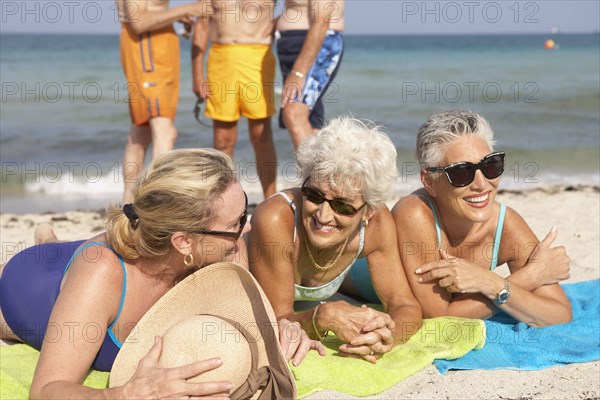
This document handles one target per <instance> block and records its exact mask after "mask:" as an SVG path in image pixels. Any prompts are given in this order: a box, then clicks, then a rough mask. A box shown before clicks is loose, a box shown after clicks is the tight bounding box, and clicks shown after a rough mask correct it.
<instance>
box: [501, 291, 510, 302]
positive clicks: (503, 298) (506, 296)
mask: <svg viewBox="0 0 600 400" xmlns="http://www.w3.org/2000/svg"><path fill="white" fill-rule="evenodd" d="M508 296H510V293H508V292H501V293H500V294H499V295H498V300H500V301H501V302H502V303H504V302H505V301H506V300H508Z"/></svg>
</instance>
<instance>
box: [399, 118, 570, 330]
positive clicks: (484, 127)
mask: <svg viewBox="0 0 600 400" xmlns="http://www.w3.org/2000/svg"><path fill="white" fill-rule="evenodd" d="M492 145H493V132H492V129H491V128H490V126H489V124H488V122H487V121H486V120H485V119H484V118H482V117H481V116H480V115H478V114H476V113H473V112H470V111H461V110H454V111H448V112H443V113H440V114H436V115H432V116H431V117H429V118H428V119H427V121H425V123H424V124H423V125H422V126H421V128H420V129H419V134H418V137H417V159H418V161H419V165H420V167H421V182H422V183H423V188H422V189H419V190H417V191H416V192H414V193H413V194H412V195H410V196H407V197H405V198H403V199H401V200H400V201H399V202H398V203H397V204H396V205H395V207H394V209H393V210H392V213H393V215H394V218H395V220H396V226H397V229H398V242H399V247H400V252H401V257H402V262H403V265H404V268H405V269H406V274H407V276H408V280H409V282H410V286H411V288H412V290H413V292H414V293H415V295H416V296H417V299H418V300H419V302H420V303H421V306H422V308H423V315H424V317H426V318H431V317H437V316H444V315H453V316H458V317H467V318H481V319H487V318H489V317H491V316H493V315H494V314H496V313H497V312H499V311H500V310H502V311H504V312H506V313H508V314H510V315H511V316H513V317H514V318H516V319H517V320H519V321H522V322H525V323H527V324H529V325H532V326H546V325H553V324H560V323H565V322H569V321H570V320H571V306H570V304H569V301H568V299H567V297H566V296H565V293H564V292H563V291H562V289H561V288H560V286H559V285H558V282H559V281H561V280H564V279H567V278H568V277H569V257H568V256H567V254H566V251H565V249H564V247H561V246H558V247H552V242H553V241H554V240H555V238H556V235H557V231H556V229H555V228H553V229H552V230H551V231H550V233H548V235H547V236H546V238H545V239H544V240H543V241H542V242H540V241H539V240H538V239H537V238H536V236H535V234H534V233H533V232H532V230H531V228H530V227H529V226H528V225H527V223H526V222H525V221H524V220H523V218H522V217H521V216H520V215H519V214H518V213H517V212H516V211H514V210H512V209H511V208H508V207H505V206H504V205H503V204H500V203H498V202H497V201H496V194H497V192H498V185H499V183H500V175H502V172H503V171H504V157H505V154H504V152H501V151H494V149H493V146H492ZM504 263H508V267H509V269H510V272H511V275H510V276H509V277H508V278H507V279H504V278H503V277H501V276H500V275H498V274H496V273H495V272H494V268H496V266H498V265H501V264H504Z"/></svg>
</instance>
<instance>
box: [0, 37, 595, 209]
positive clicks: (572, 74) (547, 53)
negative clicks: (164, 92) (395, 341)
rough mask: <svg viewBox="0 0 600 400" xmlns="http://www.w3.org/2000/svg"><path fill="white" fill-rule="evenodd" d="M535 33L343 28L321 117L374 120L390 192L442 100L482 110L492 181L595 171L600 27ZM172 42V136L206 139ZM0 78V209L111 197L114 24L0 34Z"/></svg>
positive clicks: (118, 182)
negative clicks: (386, 158)
mask: <svg viewBox="0 0 600 400" xmlns="http://www.w3.org/2000/svg"><path fill="white" fill-rule="evenodd" d="M548 38H549V36H548V35H495V36H491V35H490V36H473V35H469V36H347V37H346V50H345V54H344V58H343V61H342V65H341V69H340V71H339V72H338V76H337V79H336V81H335V83H334V84H333V85H332V87H331V88H330V90H329V91H328V92H327V94H326V99H325V102H326V112H327V117H328V118H330V117H334V116H336V115H340V114H348V113H349V114H352V115H354V116H355V117H358V118H364V119H369V120H372V121H375V122H376V123H377V124H380V125H382V126H383V127H384V130H385V131H386V132H388V134H389V135H390V137H391V138H392V140H393V141H394V143H395V144H396V146H397V149H398V168H399V170H400V172H401V177H400V179H399V181H398V184H397V188H396V191H397V193H398V194H404V193H409V192H410V191H412V190H414V189H416V188H417V187H419V185H420V184H419V181H418V179H417V178H418V175H417V168H416V162H415V159H414V156H413V153H414V147H415V138H416V132H417V129H418V128H419V126H420V125H421V123H422V122H423V121H424V119H425V118H426V116H427V115H429V114H431V113H435V112H439V111H443V110H447V109H452V108H468V109H472V110H474V111H477V112H479V113H481V114H483V115H484V116H485V117H486V118H487V119H488V120H489V121H490V122H491V124H492V127H493V128H494V131H495V133H496V141H497V145H496V148H497V149H499V150H504V151H506V152H507V167H506V171H505V174H504V175H503V178H502V183H501V187H503V188H506V189H523V190H527V189H529V188H534V187H538V186H550V185H579V184H585V185H599V184H600V174H599V171H600V73H599V71H600V35H599V34H598V33H596V34H589V35H566V34H558V35H553V36H552V39H553V40H554V41H555V42H557V43H558V44H559V46H560V48H559V49H558V50H545V49H544V47H543V44H544V41H545V40H546V39H548ZM181 45H182V54H181V88H180V100H179V110H178V115H177V120H176V126H177V128H178V131H179V139H178V142H177V145H176V147H177V148H188V147H210V146H211V145H212V131H211V130H210V129H208V128H205V127H203V126H201V125H199V124H198V123H197V122H196V121H195V120H194V118H193V115H192V109H193V107H194V103H195V97H194V95H193V93H192V91H191V72H190V61H189V60H190V52H189V47H190V42H189V41H186V40H184V39H182V40H181ZM276 80H277V82H276V90H277V89H279V90H280V88H281V79H280V77H279V74H278V75H277V79H276ZM0 81H1V93H0V94H1V103H0V105H1V107H0V159H1V164H2V171H1V178H2V181H1V196H0V211H1V212H18V213H20V212H28V211H38V212H39V211H61V210H66V209H92V208H93V209H95V208H102V207H103V206H104V205H105V204H106V203H107V202H108V201H116V202H118V201H120V198H121V191H122V185H123V184H122V178H121V170H120V167H121V161H122V156H123V149H124V146H125V143H126V140H127V135H128V130H129V124H130V121H129V115H128V109H127V92H126V86H125V79H124V77H123V73H122V70H121V66H120V61H119V40H118V36H114V35H89V36H86V35H24V34H2V35H1V36H0ZM277 101H279V97H278V98H277ZM207 122H209V121H207ZM273 122H274V123H273V126H274V138H275V142H276V147H277V153H278V159H279V160H278V162H279V165H278V176H279V177H278V187H279V188H283V187H288V186H292V185H296V184H298V183H299V182H298V179H299V178H298V176H297V170H296V168H295V166H294V156H293V148H292V144H291V142H290V139H289V136H288V133H287V131H285V130H281V129H279V128H277V126H276V125H277V124H276V120H275V119H274V120H273ZM239 127H240V131H239V139H238V145H237V148H236V154H235V158H236V163H237V165H238V166H239V171H238V172H239V174H240V178H241V179H242V181H243V185H244V188H245V189H246V191H247V192H248V193H249V196H250V200H251V201H255V202H256V201H259V200H260V199H261V196H262V195H261V189H260V185H259V183H258V179H257V177H256V174H255V168H254V166H255V165H254V153H253V150H252V147H251V145H250V143H249V141H248V135H247V123H246V121H244V120H242V121H240V125H239Z"/></svg>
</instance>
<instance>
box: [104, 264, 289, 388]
mask: <svg viewBox="0 0 600 400" xmlns="http://www.w3.org/2000/svg"><path fill="white" fill-rule="evenodd" d="M197 314H210V315H214V316H218V317H224V318H226V319H229V320H232V321H235V322H237V323H239V324H240V325H241V326H242V327H244V328H246V331H247V332H248V333H249V335H250V336H251V338H248V339H249V340H252V341H253V342H254V343H256V345H257V348H258V363H257V366H258V367H259V368H260V367H262V366H266V365H270V366H273V367H276V368H277V369H279V370H280V371H282V372H284V373H285V374H286V375H287V377H288V378H289V380H290V382H291V386H292V388H293V393H294V396H293V397H294V398H295V397H296V396H295V394H296V386H295V382H294V378H293V376H292V373H291V371H290V370H289V367H288V364H287V362H286V360H285V359H284V357H283V354H282V352H281V348H280V346H279V334H278V329H277V319H276V317H275V313H274V312H273V309H272V307H271V304H270V303H269V301H268V299H267V297H266V296H265V294H264V292H263V291H262V289H261V288H260V286H259V284H258V282H257V281H256V280H255V279H254V277H253V276H252V275H251V274H250V272H248V271H247V270H245V269H244V268H242V267H240V266H239V265H237V264H234V263H228V262H223V263H217V264H213V265H210V266H208V267H205V268H202V269H200V270H198V271H196V272H195V273H193V274H191V275H190V276H188V277H187V278H185V279H184V280H183V281H181V282H179V283H178V284H177V285H175V286H174V287H173V288H172V289H171V290H169V291H168V292H167V293H166V294H165V295H164V296H163V297H161V298H160V299H159V300H158V301H157V302H156V303H155V304H154V305H153V306H152V307H151V308H150V309H149V310H148V311H147V312H146V314H144V316H143V317H142V318H141V319H140V321H139V322H138V323H137V325H136V327H135V328H134V329H133V330H132V331H131V333H130V335H129V336H128V337H127V339H126V340H125V342H124V343H123V347H122V348H121V350H120V351H119V353H118V354H117V357H116V359H115V362H114V364H113V367H112V370H111V373H110V378H109V387H115V386H121V385H123V384H125V383H126V382H128V381H129V380H130V379H131V377H132V376H133V375H134V373H135V371H136V368H137V366H138V363H139V360H140V359H142V358H143V357H144V356H146V354H148V351H149V350H150V349H151V348H152V346H153V345H154V338H155V336H162V335H163V334H164V333H165V331H166V330H167V329H168V328H169V327H170V326H172V325H174V324H176V323H178V322H180V321H182V320H184V319H186V318H188V317H190V316H192V315H197ZM198 361H200V360H198ZM216 371H218V369H217V370H216ZM222 380H227V377H225V376H224V377H223V378H222Z"/></svg>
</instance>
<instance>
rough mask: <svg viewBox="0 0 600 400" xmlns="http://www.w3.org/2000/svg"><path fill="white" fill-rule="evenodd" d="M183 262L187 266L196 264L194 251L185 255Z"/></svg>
mask: <svg viewBox="0 0 600 400" xmlns="http://www.w3.org/2000/svg"><path fill="white" fill-rule="evenodd" d="M188 257H189V258H188ZM183 263H184V264H185V266H186V267H191V266H193V265H194V256H193V255H192V253H189V254H186V255H185V257H183Z"/></svg>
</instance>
